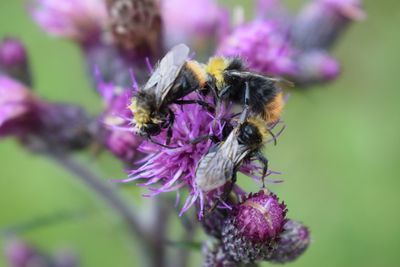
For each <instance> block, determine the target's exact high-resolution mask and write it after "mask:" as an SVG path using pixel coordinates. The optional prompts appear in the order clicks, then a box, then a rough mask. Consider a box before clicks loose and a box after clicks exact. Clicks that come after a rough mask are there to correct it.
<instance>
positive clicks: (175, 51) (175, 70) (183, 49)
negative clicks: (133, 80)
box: [144, 44, 190, 105]
mask: <svg viewBox="0 0 400 267" xmlns="http://www.w3.org/2000/svg"><path fill="white" fill-rule="evenodd" d="M189 52H190V50H189V47H187V46H186V45H184V44H179V45H176V46H174V47H173V48H172V49H171V50H170V51H169V52H168V53H167V54H166V55H165V56H164V57H163V58H162V59H161V61H160V62H159V63H158V65H157V67H156V69H155V70H154V72H153V74H152V75H151V77H150V79H149V80H148V82H147V83H146V85H145V86H144V90H155V91H154V93H155V95H156V99H157V101H158V103H157V104H158V105H161V103H162V101H163V99H164V98H165V97H166V95H167V94H168V92H169V90H170V89H171V88H172V85H173V83H174V82H175V80H176V78H177V76H178V74H179V72H180V71H181V69H182V67H183V65H184V63H185V61H186V60H187V59H188V57H189Z"/></svg>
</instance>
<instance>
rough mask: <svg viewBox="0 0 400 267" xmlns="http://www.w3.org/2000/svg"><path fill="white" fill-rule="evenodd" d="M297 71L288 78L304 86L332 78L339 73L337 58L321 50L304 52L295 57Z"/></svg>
mask: <svg viewBox="0 0 400 267" xmlns="http://www.w3.org/2000/svg"><path fill="white" fill-rule="evenodd" d="M296 65H297V71H296V74H294V75H292V76H291V77H290V79H291V80H292V81H293V82H295V84H296V85H300V86H306V85H310V84H316V83H321V82H326V81H331V80H334V79H335V78H337V77H338V75H339V74H340V65H339V63H338V62H337V60H336V59H335V58H334V57H332V56H331V55H329V54H328V53H327V52H325V51H323V50H314V51H309V52H305V53H303V54H301V55H299V56H298V57H297V58H296Z"/></svg>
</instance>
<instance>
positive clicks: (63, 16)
mask: <svg viewBox="0 0 400 267" xmlns="http://www.w3.org/2000/svg"><path fill="white" fill-rule="evenodd" d="M30 13H31V15H32V17H33V19H34V20H35V21H36V23H37V24H38V25H39V26H40V27H41V28H42V29H43V30H44V31H45V32H47V33H48V34H50V35H52V36H56V37H63V38H67V39H71V40H74V41H76V42H78V43H81V44H84V43H88V42H91V41H93V39H95V40H97V39H98V38H99V35H100V33H101V31H102V29H103V27H104V26H105V25H104V23H105V22H106V21H107V11H106V7H105V4H104V3H103V2H102V1H98V0H69V1H59V0H34V2H33V3H32V6H31V8H30Z"/></svg>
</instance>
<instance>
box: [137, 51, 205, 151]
mask: <svg viewBox="0 0 400 267" xmlns="http://www.w3.org/2000/svg"><path fill="white" fill-rule="evenodd" d="M206 77H207V76H206V74H205V70H204V68H203V67H202V66H201V65H200V63H198V62H196V61H192V60H189V48H188V47H187V46H186V45H184V44H180V45H177V46H175V47H173V48H172V49H171V50H170V51H169V52H168V53H167V54H166V55H165V56H164V57H163V58H162V59H161V61H160V62H159V64H158V66H157V67H156V69H155V71H154V72H153V74H152V75H151V77H150V79H149V80H148V81H147V83H146V84H145V86H144V87H143V88H140V89H139V91H138V92H137V94H136V95H135V96H134V97H133V98H132V102H131V104H130V106H129V108H130V109H131V111H132V113H133V114H134V118H133V124H134V125H135V128H136V129H135V130H136V132H137V133H138V134H139V135H141V136H144V137H146V138H148V139H150V140H151V136H155V135H158V134H159V133H160V132H161V130H162V128H168V129H167V138H166V144H169V142H170V139H171V136H172V126H173V123H174V119H175V115H174V112H173V111H172V110H171V108H170V107H169V105H171V104H180V105H184V104H200V105H202V106H205V107H207V108H211V107H210V106H209V105H208V103H206V102H203V101H201V100H197V99H193V100H183V99H181V98H183V97H184V96H186V95H188V94H189V93H191V92H193V91H195V90H198V89H201V88H204V87H205V86H206V84H207V81H206Z"/></svg>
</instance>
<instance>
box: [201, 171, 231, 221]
mask: <svg viewBox="0 0 400 267" xmlns="http://www.w3.org/2000/svg"><path fill="white" fill-rule="evenodd" d="M236 180H237V170H236V169H235V170H234V172H233V175H232V178H231V181H230V183H229V186H228V187H225V188H224V193H223V194H222V196H220V197H217V199H216V200H215V203H214V204H213V205H212V206H211V208H210V209H208V210H207V211H206V213H205V214H204V217H206V216H208V215H210V214H211V213H212V212H213V211H214V210H215V209H216V208H217V206H218V204H219V203H221V202H225V201H226V200H227V199H228V197H229V194H230V193H231V192H232V190H233V187H234V186H235V183H236Z"/></svg>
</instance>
